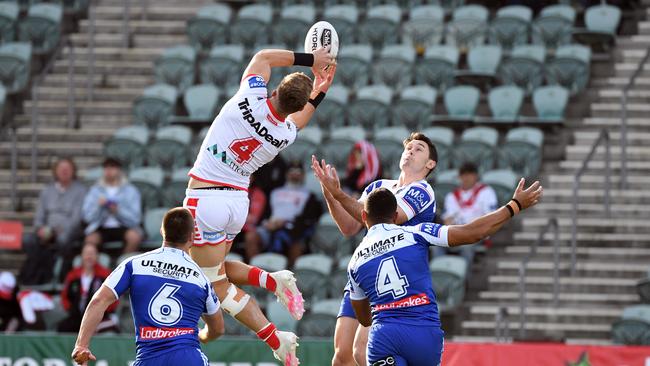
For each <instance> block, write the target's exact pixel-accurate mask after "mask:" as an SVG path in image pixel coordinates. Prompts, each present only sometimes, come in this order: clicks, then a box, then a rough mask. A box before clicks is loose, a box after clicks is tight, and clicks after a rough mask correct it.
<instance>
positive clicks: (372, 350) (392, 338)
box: [368, 322, 445, 366]
mask: <svg viewBox="0 0 650 366" xmlns="http://www.w3.org/2000/svg"><path fill="white" fill-rule="evenodd" d="M444 334H445V333H444V332H443V331H442V329H440V327H437V326H421V325H420V326H415V325H406V324H397V323H376V322H373V324H372V326H371V327H370V333H369V334H368V366H373V365H375V363H376V365H395V366H407V365H408V366H439V365H440V359H441V357H442V349H443V345H444V339H443V336H444ZM382 361H384V362H383V363H382Z"/></svg>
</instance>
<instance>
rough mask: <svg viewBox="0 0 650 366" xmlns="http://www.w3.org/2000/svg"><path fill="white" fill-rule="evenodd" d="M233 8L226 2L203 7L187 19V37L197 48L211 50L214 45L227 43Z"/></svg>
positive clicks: (200, 50) (202, 50) (204, 51)
mask: <svg viewBox="0 0 650 366" xmlns="http://www.w3.org/2000/svg"><path fill="white" fill-rule="evenodd" d="M231 17H232V10H231V9H230V7H229V6H228V5H226V4H211V5H207V6H204V7H202V8H201V9H199V11H197V13H196V15H195V16H194V17H193V18H192V19H190V20H188V21H187V27H186V28H185V29H186V31H187V38H188V39H189V41H190V44H191V45H192V47H194V49H195V50H197V51H199V52H203V53H207V52H209V51H210V50H211V49H212V47H214V46H216V45H219V44H224V43H226V38H227V35H228V26H229V23H230V19H231Z"/></svg>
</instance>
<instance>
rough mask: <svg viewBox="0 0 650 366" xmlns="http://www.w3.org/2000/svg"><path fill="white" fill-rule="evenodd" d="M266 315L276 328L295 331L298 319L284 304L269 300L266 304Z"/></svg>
mask: <svg viewBox="0 0 650 366" xmlns="http://www.w3.org/2000/svg"><path fill="white" fill-rule="evenodd" d="M266 317H267V318H269V321H270V322H272V323H273V324H275V326H276V327H278V329H282V330H283V331H286V332H295V331H296V327H297V325H298V321H297V320H295V319H294V318H293V317H292V316H291V314H289V312H288V311H287V308H285V307H284V305H282V304H280V303H279V302H276V301H269V302H268V303H267V304H266Z"/></svg>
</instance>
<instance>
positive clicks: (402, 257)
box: [348, 223, 448, 326]
mask: <svg viewBox="0 0 650 366" xmlns="http://www.w3.org/2000/svg"><path fill="white" fill-rule="evenodd" d="M447 230H448V226H444V225H438V224H433V223H426V224H420V225H417V226H398V225H393V224H379V225H375V226H373V227H371V228H370V229H369V230H368V234H366V236H365V237H364V238H363V240H362V241H361V244H359V246H358V247H357V249H356V250H355V251H354V254H353V255H352V259H350V264H349V265H348V279H349V280H350V284H351V290H350V299H352V300H362V299H366V298H367V299H368V301H369V302H370V306H371V309H372V319H373V322H394V323H395V322H397V323H400V324H412V325H432V326H440V317H439V316H438V306H437V305H436V295H435V294H434V291H433V285H432V283H431V274H430V272H429V263H428V257H429V256H428V252H429V245H438V246H444V247H446V246H448V243H447Z"/></svg>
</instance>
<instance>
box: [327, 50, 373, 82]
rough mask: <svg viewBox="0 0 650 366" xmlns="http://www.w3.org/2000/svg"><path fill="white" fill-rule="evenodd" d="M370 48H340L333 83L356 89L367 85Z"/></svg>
mask: <svg viewBox="0 0 650 366" xmlns="http://www.w3.org/2000/svg"><path fill="white" fill-rule="evenodd" d="M371 60H372V47H370V46H369V45H367V44H351V45H346V46H345V47H343V48H341V51H340V52H339V55H338V57H337V64H338V67H337V68H336V76H335V77H334V82H335V83H341V84H343V85H345V86H346V87H348V88H355V89H358V88H360V87H363V86H365V85H368V79H369V77H368V75H370V62H371Z"/></svg>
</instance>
